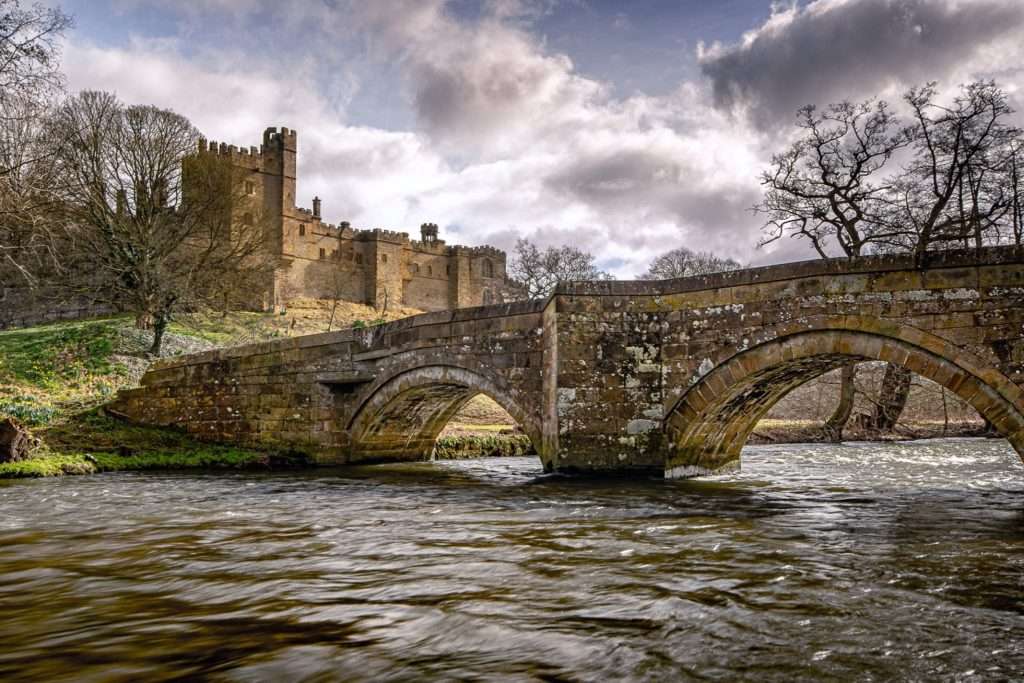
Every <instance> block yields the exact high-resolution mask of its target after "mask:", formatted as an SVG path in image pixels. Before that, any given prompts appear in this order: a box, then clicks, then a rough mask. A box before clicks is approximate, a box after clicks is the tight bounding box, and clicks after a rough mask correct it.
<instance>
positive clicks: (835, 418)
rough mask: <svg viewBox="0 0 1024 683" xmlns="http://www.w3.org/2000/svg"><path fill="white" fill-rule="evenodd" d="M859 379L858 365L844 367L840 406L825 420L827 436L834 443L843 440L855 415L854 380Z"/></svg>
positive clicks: (840, 385) (840, 389)
mask: <svg viewBox="0 0 1024 683" xmlns="http://www.w3.org/2000/svg"><path fill="white" fill-rule="evenodd" d="M856 377H857V364H856V363H850V364H849V365H844V366H843V370H842V375H841V379H840V384H839V405H837V406H836V409H835V410H834V411H832V415H830V416H829V418H828V419H827V420H825V435H826V436H827V437H828V439H829V440H830V441H832V442H834V443H838V442H840V441H842V440H843V429H844V428H845V427H846V423H847V422H849V421H850V416H851V415H853V403H854V398H855V393H856V392H855V389H856V388H855V386H854V379H856Z"/></svg>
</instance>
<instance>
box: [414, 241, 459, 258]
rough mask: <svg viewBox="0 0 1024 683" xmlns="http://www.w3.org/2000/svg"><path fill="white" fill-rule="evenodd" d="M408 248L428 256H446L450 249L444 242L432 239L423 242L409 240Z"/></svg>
mask: <svg viewBox="0 0 1024 683" xmlns="http://www.w3.org/2000/svg"><path fill="white" fill-rule="evenodd" d="M409 247H410V248H411V249H412V250H413V251H422V252H426V253H428V254H439V255H440V254H447V253H448V252H449V251H450V250H451V247H449V246H448V245H447V244H446V243H445V241H444V240H439V239H432V240H430V241H427V242H424V241H423V240H409Z"/></svg>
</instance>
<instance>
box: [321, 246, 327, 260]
mask: <svg viewBox="0 0 1024 683" xmlns="http://www.w3.org/2000/svg"><path fill="white" fill-rule="evenodd" d="M320 258H322V259H323V258H327V250H326V249H324V248H323V247H320Z"/></svg>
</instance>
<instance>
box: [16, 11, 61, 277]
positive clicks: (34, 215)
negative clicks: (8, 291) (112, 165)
mask: <svg viewBox="0 0 1024 683" xmlns="http://www.w3.org/2000/svg"><path fill="white" fill-rule="evenodd" d="M70 26H71V19H70V18H69V17H68V16H67V15H66V14H64V13H63V12H61V10H59V9H56V8H48V7H44V6H43V5H41V4H34V5H31V6H26V5H25V4H23V3H22V2H20V1H19V0H0V282H4V281H8V280H12V279H15V278H17V279H20V280H22V281H23V282H26V283H27V284H33V283H34V278H33V276H32V273H33V272H34V271H35V270H37V268H38V267H39V266H40V263H39V262H40V261H42V260H45V259H46V258H47V257H52V256H54V254H53V253H52V252H48V251H47V249H46V244H47V243H48V240H44V239H41V236H43V235H46V234H48V231H49V230H48V229H49V227H50V226H51V223H50V221H51V219H52V218H53V217H54V206H53V198H54V197H53V193H52V189H53V187H54V179H53V169H54V165H53V160H52V152H53V147H52V145H50V144H49V141H50V140H49V137H48V136H47V135H46V119H47V115H48V106H49V103H50V101H51V99H52V97H53V96H54V95H55V94H57V93H58V92H59V91H60V88H61V86H62V77H61V74H60V71H59V64H60V50H59V40H60V37H61V36H62V35H63V33H64V32H65V31H66V30H67V29H68V28H69V27H70Z"/></svg>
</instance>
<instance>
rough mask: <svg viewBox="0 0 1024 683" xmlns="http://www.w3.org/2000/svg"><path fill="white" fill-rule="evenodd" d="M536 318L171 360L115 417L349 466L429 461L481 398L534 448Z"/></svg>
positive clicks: (444, 319) (425, 323)
mask: <svg viewBox="0 0 1024 683" xmlns="http://www.w3.org/2000/svg"><path fill="white" fill-rule="evenodd" d="M542 308H543V302H520V303H515V304H502V305H497V306H488V307H482V308H476V309H459V310H456V311H441V312H436V313H427V314H424V315H419V316H414V317H411V318H405V319H403V320H399V321H396V322H393V323H389V324H387V325H381V326H376V327H371V328H366V329H363V330H344V331H340V332H331V333H325V334H316V335H309V336H303V337H296V338H290V339H282V340H275V341H271V342H265V343H260V344H251V345H247V346H240V347H234V348H228V349H221V350H216V351H208V352H205V353H200V354H195V355H191V356H186V357H181V358H174V359H166V360H162V361H158V362H157V363H156V364H154V366H153V367H152V368H151V369H150V370H149V372H147V373H146V375H145V376H144V377H143V379H142V386H141V387H140V388H138V389H132V390H128V391H123V392H121V394H120V395H119V397H118V399H117V400H116V401H115V402H114V403H113V404H112V406H111V408H112V409H113V410H114V411H116V412H120V413H123V414H125V415H127V416H128V417H130V418H131V419H132V420H136V421H139V422H142V423H146V424H154V425H161V426H173V427H179V428H181V429H184V430H187V431H188V432H189V433H191V434H193V435H194V436H196V437H198V438H200V439H204V440H209V441H216V442H226V443H237V444H241V445H249V446H260V447H275V448H282V449H287V450H296V451H305V452H308V453H310V454H312V455H314V456H315V457H316V458H317V459H318V460H319V461H320V462H323V463H345V462H359V461H380V460H418V459H424V458H427V457H429V455H430V453H431V451H432V450H433V444H434V441H435V439H436V438H437V435H438V433H439V432H440V430H441V429H443V427H444V425H445V424H446V423H447V421H448V418H450V417H451V416H452V415H453V414H454V413H455V412H457V410H458V409H459V408H460V407H461V406H462V405H463V404H464V403H465V402H466V401H468V400H469V399H470V398H472V397H473V396H475V395H476V394H478V393H486V394H487V395H489V396H491V398H493V399H494V400H496V401H497V402H498V403H499V404H500V405H501V406H502V407H504V408H505V409H506V410H507V411H508V412H509V413H510V414H511V415H512V416H513V417H514V418H515V419H516V420H517V421H518V422H519V423H520V424H521V425H522V426H523V428H524V429H525V430H526V432H527V433H528V434H530V436H531V438H533V439H534V440H535V441H536V442H539V441H540V412H539V402H538V400H537V396H539V394H540V389H541V368H542V365H543V357H542V356H543V339H542V335H541V312H542Z"/></svg>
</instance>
